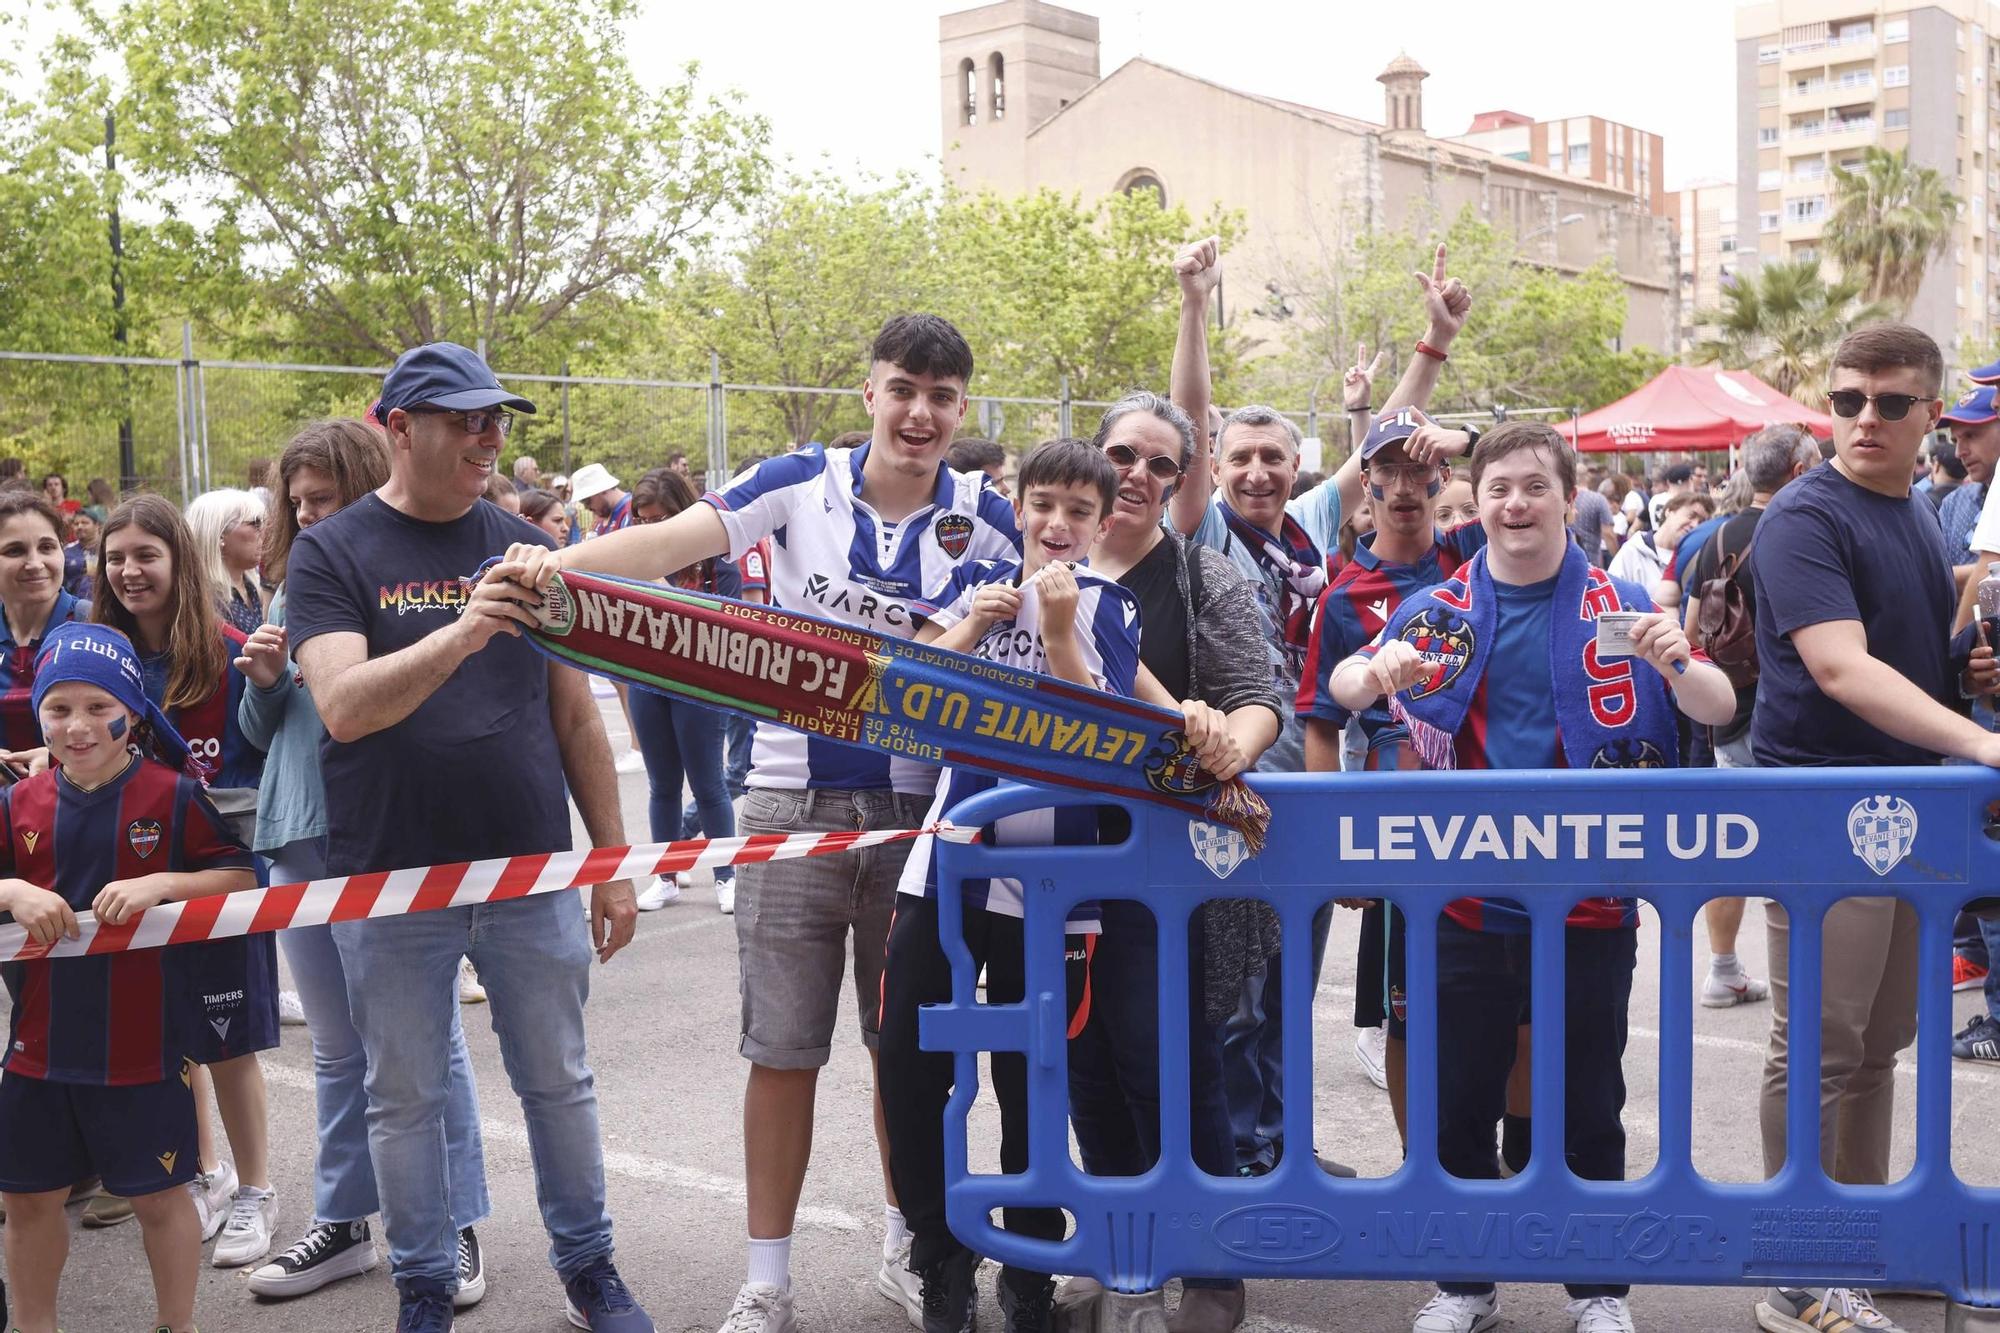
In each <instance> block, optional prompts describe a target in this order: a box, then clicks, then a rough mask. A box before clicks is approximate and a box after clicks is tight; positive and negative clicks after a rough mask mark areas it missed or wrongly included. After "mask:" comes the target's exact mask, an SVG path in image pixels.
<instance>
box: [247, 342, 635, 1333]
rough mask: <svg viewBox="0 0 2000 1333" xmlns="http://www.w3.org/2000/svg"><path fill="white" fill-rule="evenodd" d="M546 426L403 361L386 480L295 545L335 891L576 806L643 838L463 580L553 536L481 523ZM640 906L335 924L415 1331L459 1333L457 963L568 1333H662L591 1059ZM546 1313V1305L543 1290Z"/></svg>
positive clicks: (570, 676) (452, 377) (558, 705)
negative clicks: (452, 1092) (453, 1060)
mask: <svg viewBox="0 0 2000 1333" xmlns="http://www.w3.org/2000/svg"><path fill="white" fill-rule="evenodd" d="M508 409H513V410H515V411H521V412H533V411H534V410H535V405H534V404H533V403H531V402H529V401H528V400H527V399H525V398H522V397H519V396H517V395H515V394H511V393H509V392H508V391H507V390H506V389H505V388H503V387H502V386H501V384H500V381H499V380H498V379H496V378H495V377H494V375H493V372H492V370H490V369H489V368H488V367H487V365H486V362H485V361H484V359H482V358H481V357H480V356H479V355H478V354H477V353H475V352H473V351H471V350H470V349H469V348H465V347H460V346H458V345H456V344H454V343H430V344H426V345H425V346H422V347H418V348H414V349H412V350H411V351H408V352H405V353H404V354H403V355H402V357H400V358H399V359H398V360H397V362H396V364H395V366H394V368H393V369H391V370H390V372H389V375H388V378H387V379H386V380H385V381H384V382H383V385H382V398H381V401H380V402H379V403H378V404H377V406H376V415H377V419H378V420H379V421H380V422H381V423H382V425H383V427H384V428H385V429H386V431H387V433H388V438H389V452H390V471H389V480H388V482H387V484H385V485H384V486H383V487H382V489H380V490H379V491H376V492H374V493H373V494H370V495H364V496H362V497H361V498H360V499H359V500H356V501H355V502H354V503H353V504H351V505H348V506H347V507H346V508H345V509H342V510H341V511H340V512H339V513H337V514H335V515H333V516H332V517H331V518H328V519H325V520H324V521H322V522H319V523H315V524H313V525H312V526H311V527H310V528H308V529H306V531H304V532H302V533H300V534H299V539H298V542H297V544H296V545H294V546H293V547H292V554H291V560H290V565H289V568H288V570H287V576H286V579H285V592H286V597H287V599H288V609H287V617H288V619H289V621H290V630H291V638H292V643H293V644H294V645H295V647H294V652H295V653H296V655H297V659H298V663H299V668H300V670H301V671H302V672H303V673H304V675H305V682H306V686H307V688H308V689H310V690H311V691H312V696H313V702H314V703H315V704H316V705H317V706H318V708H319V714H320V717H321V718H322V719H323V720H324V721H325V723H326V730H327V737H328V739H327V744H326V746H325V748H324V750H323V752H322V758H323V763H324V768H325V777H326V807H327V849H326V861H327V869H328V872H329V873H330V874H334V875H348V874H355V873H359V872H366V871H379V870H390V869H394V868H396V867H399V866H426V865H439V864H449V863H451V862H455V861H474V860H479V859H481V858H485V857H496V856H516V855H528V854H533V853H546V852H555V851H567V850H569V847H570V819H569V798H570V797H572V796H573V797H574V798H575V800H576V804H577V808H578V810H580V811H581V812H582V815H583V823H584V828H585V829H586V830H587V831H588V833H589V836H590V839H591V842H592V843H593V844H594V845H596V846H599V847H615V846H621V845H623V843H624V841H625V823H624V819H623V817H622V816H621V814H620V813H619V807H618V779H617V778H616V777H615V776H614V775H613V773H612V770H611V749H610V744H609V742H608V741H607V740H606V739H605V733H604V722H603V719H602V718H601V717H600V716H599V714H598V711H597V705H596V703H595V702H594V701H593V700H592V699H591V697H590V687H589V685H588V683H587V682H586V681H585V679H584V676H583V673H582V672H580V671H576V670H574V669H572V668H570V667H566V666H562V665H557V664H552V663H550V662H549V661H547V660H546V659H544V658H543V657H542V656H540V655H539V654H538V653H537V652H536V651H535V649H534V648H533V646H532V645H531V644H529V643H528V641H527V640H525V639H523V638H522V637H521V630H522V628H523V627H524V626H531V625H533V624H534V623H535V620H534V617H533V615H532V614H530V612H529V610H528V607H527V604H528V603H530V602H531V601H532V598H531V595H530V594H529V593H528V592H527V591H526V590H524V589H522V588H521V587H520V586H519V585H518V584H510V583H479V584H473V583H471V582H470V581H469V579H468V575H470V574H471V573H472V572H473V571H474V570H476V569H478V568H479V567H480V565H481V564H482V562H484V561H485V560H486V559H487V558H488V557H490V556H496V555H499V554H500V553H501V552H503V551H506V550H507V549H509V546H510V544H512V543H515V542H520V541H524V540H529V538H524V537H523V535H522V534H523V533H530V534H532V539H533V540H536V541H539V542H540V543H542V544H543V545H542V546H537V547H536V548H535V549H537V550H541V549H543V546H546V545H549V544H551V539H550V538H549V537H548V536H547V534H545V533H542V532H540V531H539V530H537V529H535V528H533V527H531V526H529V525H527V524H524V523H523V522H521V520H520V519H518V518H516V517H514V516H512V515H510V514H508V513H506V512H504V511H503V510H501V509H500V508H499V507H498V506H496V505H491V504H481V503H480V497H481V496H482V495H484V494H485V492H486V487H487V483H488V482H489V481H491V480H492V478H493V474H494V467H495V464H496V462H497V460H498V458H499V455H500V447H501V444H502V442H503V441H504V440H505V438H506V436H507V432H508V428H509V425H510V423H511V422H512V420H513V418H512V417H511V416H509V415H508ZM635 917H636V908H635V906H634V904H633V894H632V885H631V884H630V882H628V881H624V880H618V881H614V882H611V883H607V884H600V885H598V886H596V887H595V888H593V889H592V890H591V892H590V917H589V919H588V920H587V921H586V920H585V918H584V915H583V913H582V912H580V911H578V909H577V903H576V900H575V898H574V897H572V896H571V895H569V894H566V893H552V894H547V895H544V896H541V897H532V898H522V899H519V900H517V901H514V902H503V903H489V904H483V905H480V906H476V907H447V908H444V909H442V910H440V911H434V912H423V913H417V914H411V915H404V916H388V917H380V918H377V919H374V920H365V921H348V922H342V923H339V924H336V925H335V926H334V927H333V933H334V943H335V944H336V945H337V946H338V947H339V949H340V961H341V965H342V967H343V969H344V970H345V972H346V974H347V980H348V982H349V983H350V987H351V991H352V998H353V1009H354V1025H355V1028H356V1029H357V1030H358V1031H359V1033H360V1036H361V1043H362V1046H363V1047H364V1048H365V1049H366V1051H367V1054H368V1151H369V1156H370V1157H371V1158H372V1159H373V1162H374V1167H375V1178H376V1183H377V1185H378V1187H379V1189H380V1191H381V1203H382V1224H383V1229H384V1230H385V1231H386V1232H387V1234H388V1238H389V1263H390V1269H391V1272H392V1274H393V1275H394V1277H395V1280H396V1285H397V1288H398V1291H399V1294H400V1298H401V1311H400V1313H399V1315H398V1322H397V1325H396V1327H397V1328H398V1329H399V1330H402V1329H407V1330H416V1329H424V1330H428V1331H430V1333H446V1331H448V1330H449V1329H450V1328H451V1326H452V1317H453V1316H452V1306H453V1296H454V1294H455V1290H456V1288H457V1287H458V1285H459V1273H460V1272H461V1268H460V1264H459V1258H458V1253H457V1250H458V1247H457V1244H456V1239H457V1238H456V1234H455V1232H454V1231H453V1228H452V1211H451V1204H452V1200H451V1197H450V1190H449V1188H448V1185H449V1182H448V1180H447V1178H446V1172H445V1156H444V1154H443V1153H442V1152H441V1151H439V1147H438V1145H439V1144H440V1143H441V1142H442V1137H441V1136H442V1132H443V1130H442V1126H443V1123H444V1113H445V1100H446V1097H445V1094H446V1089H445V1087H444V1085H443V1083H442V1082H441V1081H440V1079H439V1076H438V1074H439V1071H440V1070H442V1069H444V1068H445V1067H446V1066H447V1065H448V1064H449V1057H450V1044H451V1040H450V1039H451V1028H452V1021H453V1013H454V1006H455V1004H456V1001H457V987H458V972H459V958H460V957H461V956H469V957H470V958H471V959H472V961H473V964H474V966H476V967H477V968H478V969H479V978H480V980H481V982H483V983H484V984H485V986H486V989H487V992H488V994H489V996H490V998H491V1000H492V1006H493V1017H494V1026H495V1028H496V1030H497V1031H498V1032H499V1035H500V1047H501V1053H502V1055H503V1056H504V1057H505V1058H506V1063H507V1071H508V1073H509V1074H511V1075H512V1076H513V1080H514V1085H515V1087H516V1088H518V1089H520V1090H522V1112H523V1114H524V1115H525V1117H526V1120H527V1126H528V1139H529V1143H530V1150H529V1155H530V1157H531V1158H532V1159H533V1163H534V1169H535V1181H536V1184H537V1186H538V1191H537V1193H538V1197H539V1202H540V1205H541V1211H542V1221H543V1225H544V1226H545V1227H546V1228H547V1230H548V1233H549V1235H550V1237H551V1240H552V1249H551V1258H552V1260H553V1262H554V1266H555V1268H556V1271H557V1275H558V1276H559V1277H560V1278H561V1280H562V1285H563V1296H564V1299H565V1301H566V1305H567V1311H568V1317H569V1319H570V1322H571V1323H573V1324H575V1325H576V1326H577V1327H579V1328H585V1327H587V1328H591V1329H594V1330H597V1331H598V1333H651V1331H652V1328H653V1323H652V1321H651V1320H650V1319H649V1318H647V1316H646V1313H645V1311H643V1310H642V1309H640V1308H639V1305H638V1303H637V1302H636V1301H634V1300H633V1299H632V1296H631V1293H630V1292H629V1291H628V1290H627V1289H626V1287H625V1284H624V1282H623V1281H621V1280H620V1278H619V1276H618V1270H617V1269H616V1268H615V1267H613V1265H612V1258H611V1252H612V1239H611V1214H610V1212H609V1211H608V1209H607V1208H606V1204H605V1195H604V1153H603V1146H602V1142H601V1140H600V1138H599V1136H598V1123H597V1093H596V1091H595V1090H594V1088H593V1085H592V1081H591V1072H590V1067H589V1064H588V1063H587V1059H586V1051H585V1044H584V1024H583V1008H584V997H585V996H586V995H587V994H588V993H589V990H590V961H591V955H592V954H593V953H595V954H596V956H597V957H598V959H599V960H600V961H608V960H609V959H610V958H611V956H612V955H613V954H615V953H617V952H618V951H619V950H620V949H621V948H623V947H624V946H625V944H626V943H627V942H629V941H630V940H631V938H632V928H633V922H634V920H635ZM551 1294H553V1293H551Z"/></svg>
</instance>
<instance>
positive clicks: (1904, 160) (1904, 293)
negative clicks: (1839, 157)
mask: <svg viewBox="0 0 2000 1333" xmlns="http://www.w3.org/2000/svg"><path fill="white" fill-rule="evenodd" d="M1959 204H1960V201H1959V198H1958V196H1957V195H1955V194H1953V193H1952V192H1951V191H1950V190H1949V189H1948V188H1946V185H1945V178H1944V176H1943V174H1942V173H1940V172H1938V171H1935V170H1933V169H1932V168H1930V167H1919V166H1915V165H1913V164H1912V163H1911V162H1910V154H1909V151H1908V150H1907V149H1902V148H1898V149H1896V150H1895V151H1894V152H1891V151H1890V150H1888V149H1886V148H1870V149H1868V150H1867V151H1866V156H1864V157H1863V158H1862V161H1861V165H1860V167H1859V168H1858V169H1856V170H1852V171H1850V170H1848V169H1847V168H1845V167H1838V166H1837V167H1835V168H1834V169H1833V211H1832V213H1831V214H1830V215H1829V216H1828V217H1827V220H1826V230H1825V239H1826V249H1827V253H1828V254H1829V255H1830V256H1831V257H1832V258H1833V260H1834V261H1835V262H1836V263H1838V264H1839V265H1840V269H1841V272H1843V273H1849V274H1853V275H1855V276H1856V277H1858V278H1859V279H1860V280H1861V284H1862V294H1863V295H1864V296H1865V297H1866V298H1867V299H1868V300H1870V301H1881V302H1884V303H1885V304H1887V305H1888V306H1889V307H1890V308H1891V309H1892V310H1893V311H1894V312H1895V313H1896V314H1899V315H1900V314H1903V313H1905V312H1907V311H1908V310H1909V308H1910V303H1911V302H1912V301H1914V300H1916V299H1917V287H1918V286H1919V285H1920V284H1921V283H1922V282H1923V280H1924V270H1925V269H1926V268H1928V267H1929V266H1930V262H1931V260H1933V259H1935V258H1936V257H1937V256H1939V255H1940V254H1942V253H1943V252H1944V248H1945V247H1946V246H1947V245H1949V244H1950V243H1951V228H1952V223H1953V222H1955V221H1956V220H1957V218H1958V210H1959Z"/></svg>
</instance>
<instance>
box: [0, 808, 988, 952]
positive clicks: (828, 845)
mask: <svg viewBox="0 0 2000 1333" xmlns="http://www.w3.org/2000/svg"><path fill="white" fill-rule="evenodd" d="M971 832H972V830H964V831H960V830H958V829H955V828H953V827H952V826H951V825H950V824H948V823H939V824H933V825H930V826H929V827H927V828H922V829H886V830H882V831H879V832H852V833H793V834H780V833H758V834H753V835H751V836H749V837H743V838H691V839H689V840H687V841H685V842H649V843H641V844H638V845H636V846H632V847H591V848H586V849H584V850H583V851H575V852H550V853H542V854H539V855H535V856H509V857H498V858H495V859H494V860H490V861H458V862H455V863H453V864H451V865H439V866H421V867H418V868H416V869H411V870H384V871H374V872H371V873H369V874H365V875H347V876H343V877H341V878H337V879H316V880H312V881H310V882H308V883H304V884H273V885H271V886H270V887H269V888H264V889H244V890H242V891H241V892H238V893H220V894H216V895H214V896H212V897H208V898H194V899H190V900H189V901H187V902H180V903H162V904H160V905H159V906H158V907H152V908H148V909H147V910H146V911H144V912H141V913H139V914H138V915H137V916H135V917H133V918H132V919H131V920H129V921H127V922H125V923H124V924H123V925H119V926H108V925H105V924H104V923H102V922H100V921H99V920H98V919H97V917H96V915H95V914H93V913H90V912H79V913H77V918H76V920H77V925H78V927H79V928H80V934H79V936H78V938H76V939H73V940H70V939H62V940H57V941H56V942H55V943H54V944H37V943H35V942H34V941H33V940H30V939H29V938H28V932H27V931H26V930H25V929H23V928H22V927H20V926H16V925H5V926H0V962H19V961H21V960H23V959H30V958H77V957H82V956H84V955H86V954H103V953H118V952H121V951H123V950H126V949H156V948H159V947H160V946H162V945H167V944H194V943H197V942H199V941H202V940H220V939H228V938H230V937H232V936H237V935H258V934H262V933H264V932H265V931H272V930H285V929H288V928H290V927H292V926H321V925H325V924H327V923H328V922H332V921H360V920H363V919H366V918H372V917H387V916H403V915H406V914H408V913H411V912H434V911H437V910H438V909H439V908H443V907H470V906H474V905H476V904H479V903H493V902H504V901H506V900H508V899H510V898H526V897H528V896H530V895H532V894H537V893H557V892H560V891H561V890H564V889H579V888H583V887H585V886H587V885H591V884H603V883H606V882H607V881H610V880H619V879H639V878H641V877H643V876H646V875H670V874H673V873H674V872H676V871H681V870H713V869H715V868H716V867H718V866H740V865H752V864H757V863H761V862H765V861H795V860H798V859H800V858H801V857H807V856H831V855H833V854H834V853H836V852H851V851H860V850H861V849H863V848H867V847H880V846H882V845H883V844H885V843H892V842H905V841H908V840H910V839H912V838H916V837H920V836H921V835H923V834H925V833H937V834H940V835H941V836H947V837H953V838H962V837H965V836H966V835H967V834H969V833H971Z"/></svg>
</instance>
